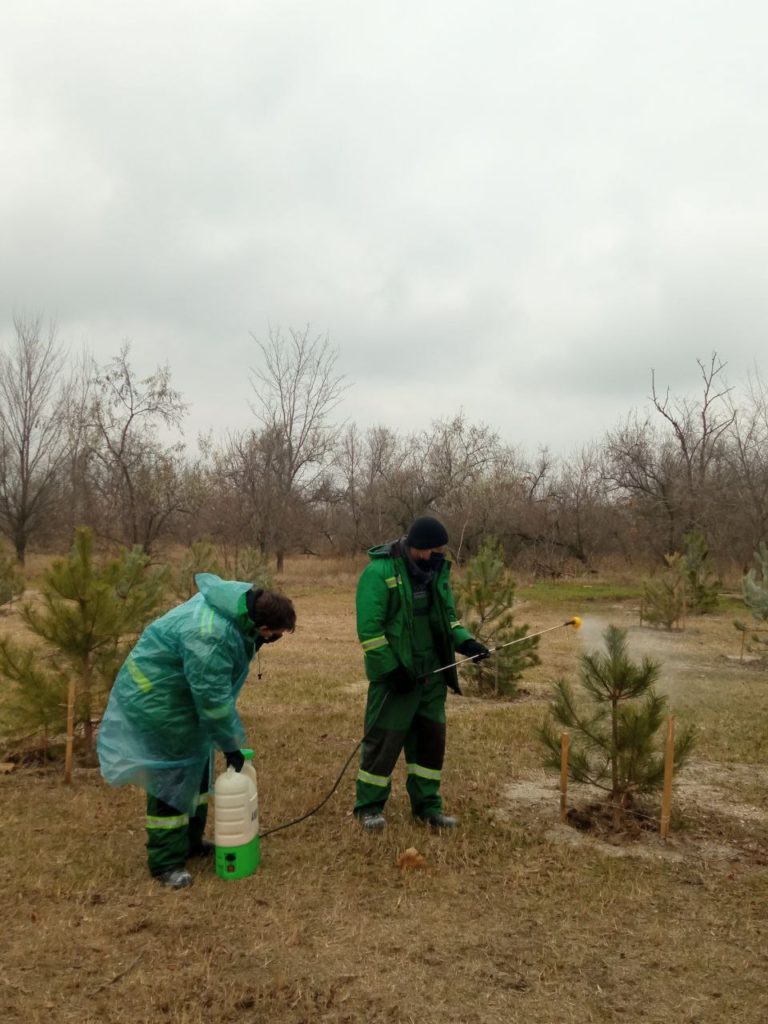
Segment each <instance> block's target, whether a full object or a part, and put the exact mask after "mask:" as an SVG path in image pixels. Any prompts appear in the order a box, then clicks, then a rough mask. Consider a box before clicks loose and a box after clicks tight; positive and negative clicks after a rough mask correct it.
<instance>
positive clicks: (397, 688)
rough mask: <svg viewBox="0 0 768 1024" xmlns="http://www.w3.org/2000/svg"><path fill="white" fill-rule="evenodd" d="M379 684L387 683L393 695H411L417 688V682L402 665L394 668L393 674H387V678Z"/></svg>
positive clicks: (382, 679)
mask: <svg viewBox="0 0 768 1024" xmlns="http://www.w3.org/2000/svg"><path fill="white" fill-rule="evenodd" d="M379 682H381V683H385V684H386V685H387V686H388V687H389V688H390V690H391V691H392V693H410V692H411V690H412V689H413V688H414V687H415V686H416V680H415V679H414V678H413V676H412V675H411V673H410V672H408V670H407V669H404V668H403V666H402V665H398V666H397V668H393V669H392V671H391V672H387V674H386V675H385V676H382V678H381V679H380V680H379Z"/></svg>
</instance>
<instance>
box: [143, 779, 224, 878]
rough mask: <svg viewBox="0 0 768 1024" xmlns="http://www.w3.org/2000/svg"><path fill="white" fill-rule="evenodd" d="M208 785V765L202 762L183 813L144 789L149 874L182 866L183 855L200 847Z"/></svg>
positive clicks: (205, 818) (186, 855)
mask: <svg viewBox="0 0 768 1024" xmlns="http://www.w3.org/2000/svg"><path fill="white" fill-rule="evenodd" d="M209 788H210V768H209V766H206V769H205V771H204V772H203V778H202V780H201V782H200V796H199V797H198V801H197V806H196V807H195V811H194V813H193V814H184V813H183V812H182V811H179V810H178V809H177V808H176V807H171V805H170V804H167V803H166V802H165V801H164V800H158V798H157V797H156V796H152V794H151V793H147V860H148V861H149V873H150V874H151V875H161V874H162V873H163V872H164V871H170V870H171V869H172V868H183V867H184V865H185V864H186V862H187V859H188V858H189V857H190V856H191V855H192V854H194V853H196V852H197V851H199V850H200V848H201V847H202V842H203V832H204V831H205V823H206V821H207V819H208V790H209Z"/></svg>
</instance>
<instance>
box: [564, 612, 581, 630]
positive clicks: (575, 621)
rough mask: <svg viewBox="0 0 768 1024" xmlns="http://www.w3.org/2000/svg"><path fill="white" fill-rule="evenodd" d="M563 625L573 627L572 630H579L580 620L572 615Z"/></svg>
mask: <svg viewBox="0 0 768 1024" xmlns="http://www.w3.org/2000/svg"><path fill="white" fill-rule="evenodd" d="M565 625H566V626H573V628H574V629H581V619H580V618H579V616H578V615H574V616H573V618H572V619H568V621H567V622H566V623H565Z"/></svg>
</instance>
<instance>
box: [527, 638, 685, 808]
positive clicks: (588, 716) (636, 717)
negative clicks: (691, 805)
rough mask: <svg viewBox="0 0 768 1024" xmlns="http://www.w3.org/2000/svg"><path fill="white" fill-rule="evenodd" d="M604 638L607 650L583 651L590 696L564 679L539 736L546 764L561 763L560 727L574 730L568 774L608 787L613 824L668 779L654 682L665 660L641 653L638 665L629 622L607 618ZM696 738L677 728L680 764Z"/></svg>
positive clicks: (661, 703)
mask: <svg viewBox="0 0 768 1024" xmlns="http://www.w3.org/2000/svg"><path fill="white" fill-rule="evenodd" d="M603 640H604V642H605V653H604V654H602V653H600V652H599V651H596V652H593V653H591V654H583V655H582V656H581V658H580V671H579V678H580V682H581V687H582V690H583V696H584V697H585V698H586V699H587V701H588V703H585V702H582V703H581V704H580V702H579V701H577V699H576V696H575V694H574V692H573V689H572V688H571V686H570V685H569V683H568V682H566V680H564V679H559V680H558V681H557V682H556V683H555V696H554V699H553V701H552V703H551V705H550V715H549V718H548V719H547V720H546V721H545V722H544V723H543V725H542V727H541V730H540V738H541V740H542V742H543V743H544V745H545V746H546V748H547V751H548V756H547V759H546V765H547V767H549V768H553V769H555V770H557V771H559V770H560V732H561V730H563V729H567V730H568V731H569V733H570V736H571V742H570V759H569V775H570V777H571V778H572V779H573V780H574V781H575V782H582V783H589V784H590V785H593V786H596V787H598V788H599V789H602V790H604V791H605V792H606V793H607V794H608V797H609V801H610V805H611V808H612V818H613V826H614V828H620V827H621V823H622V821H623V815H624V811H625V809H626V808H627V807H628V806H630V804H631V802H632V799H633V797H634V796H635V795H636V794H637V795H640V794H643V793H650V792H653V791H654V790H657V789H659V788H660V787H661V785H662V783H663V780H664V755H663V750H662V746H661V744H660V743H659V742H658V740H657V733H658V731H659V728H660V726H661V725H662V723H663V720H664V716H665V712H666V703H667V702H666V698H665V697H662V696H659V694H657V693H656V691H655V689H654V684H655V682H656V680H657V678H658V674H659V667H660V666H659V664H658V663H657V662H654V661H651V660H650V659H649V658H643V660H642V662H641V664H639V665H638V664H637V663H636V662H633V661H632V660H631V659H630V657H629V652H628V650H627V633H626V630H623V629H619V628H618V627H616V626H609V627H608V629H607V630H606V631H605V633H604V634H603ZM693 742H694V731H693V729H692V728H691V727H689V728H686V729H683V730H681V731H680V732H679V733H678V736H677V737H676V740H675V760H674V766H675V768H676V769H680V768H682V766H683V765H684V763H685V761H686V759H687V757H688V755H689V753H690V751H691V749H692V747H693Z"/></svg>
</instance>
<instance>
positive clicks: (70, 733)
mask: <svg viewBox="0 0 768 1024" xmlns="http://www.w3.org/2000/svg"><path fill="white" fill-rule="evenodd" d="M74 741H75V677H74V676H70V677H69V691H68V693H67V746H66V750H65V753H64V781H65V782H67V783H69V782H71V781H72V747H73V745H74Z"/></svg>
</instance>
